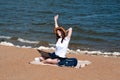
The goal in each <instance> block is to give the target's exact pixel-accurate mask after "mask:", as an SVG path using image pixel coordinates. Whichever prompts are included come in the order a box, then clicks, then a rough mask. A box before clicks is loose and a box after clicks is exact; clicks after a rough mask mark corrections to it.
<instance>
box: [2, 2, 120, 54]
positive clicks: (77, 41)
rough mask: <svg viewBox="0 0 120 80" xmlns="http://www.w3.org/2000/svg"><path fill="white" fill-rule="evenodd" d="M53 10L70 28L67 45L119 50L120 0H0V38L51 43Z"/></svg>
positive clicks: (5, 40) (34, 43) (28, 42)
mask: <svg viewBox="0 0 120 80" xmlns="http://www.w3.org/2000/svg"><path fill="white" fill-rule="evenodd" d="M56 14H59V19H58V24H59V25H61V26H63V27H64V28H65V29H68V28H69V27H72V28H73V34H72V38H71V41H70V46H69V48H70V49H81V50H93V51H103V52H104V51H107V52H120V0H0V42H10V43H13V44H15V45H20V46H22V45H25V46H32V47H36V46H40V45H44V46H47V45H48V44H55V41H56V40H55V35H54V33H53V29H54V19H53V18H54V16H55V15H56Z"/></svg>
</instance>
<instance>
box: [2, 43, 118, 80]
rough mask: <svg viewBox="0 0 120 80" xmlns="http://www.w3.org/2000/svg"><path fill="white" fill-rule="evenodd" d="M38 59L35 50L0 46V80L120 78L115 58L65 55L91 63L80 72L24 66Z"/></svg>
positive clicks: (102, 79) (110, 79)
mask: <svg viewBox="0 0 120 80" xmlns="http://www.w3.org/2000/svg"><path fill="white" fill-rule="evenodd" d="M46 50H47V49H46ZM48 51H50V50H48ZM38 56H40V54H39V53H38V52H37V50H36V49H32V48H18V47H14V46H1V45H0V63H1V64H0V72H1V73H0V80H40V79H42V80H80V79H81V80H97V79H101V80H119V79H120V77H119V73H120V67H119V66H120V62H119V61H120V58H119V57H116V58H114V57H103V56H91V55H84V54H67V56H68V57H75V58H77V59H79V60H89V61H91V62H92V63H91V64H90V65H88V66H86V67H84V68H80V69H75V68H69V67H54V66H44V65H31V64H28V62H30V61H32V60H33V59H34V58H35V57H38ZM53 74H54V75H53ZM73 76H74V77H73Z"/></svg>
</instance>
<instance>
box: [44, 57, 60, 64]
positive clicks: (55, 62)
mask: <svg viewBox="0 0 120 80" xmlns="http://www.w3.org/2000/svg"><path fill="white" fill-rule="evenodd" d="M58 62H59V60H58V59H51V58H48V59H46V60H44V61H43V63H48V64H58Z"/></svg>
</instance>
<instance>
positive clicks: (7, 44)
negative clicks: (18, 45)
mask: <svg viewBox="0 0 120 80" xmlns="http://www.w3.org/2000/svg"><path fill="white" fill-rule="evenodd" d="M0 45H4V46H14V44H12V43H10V42H0Z"/></svg>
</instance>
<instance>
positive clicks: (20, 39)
mask: <svg viewBox="0 0 120 80" xmlns="http://www.w3.org/2000/svg"><path fill="white" fill-rule="evenodd" d="M18 41H20V42H24V43H30V44H37V43H39V42H38V41H29V40H25V39H22V38H18Z"/></svg>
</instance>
